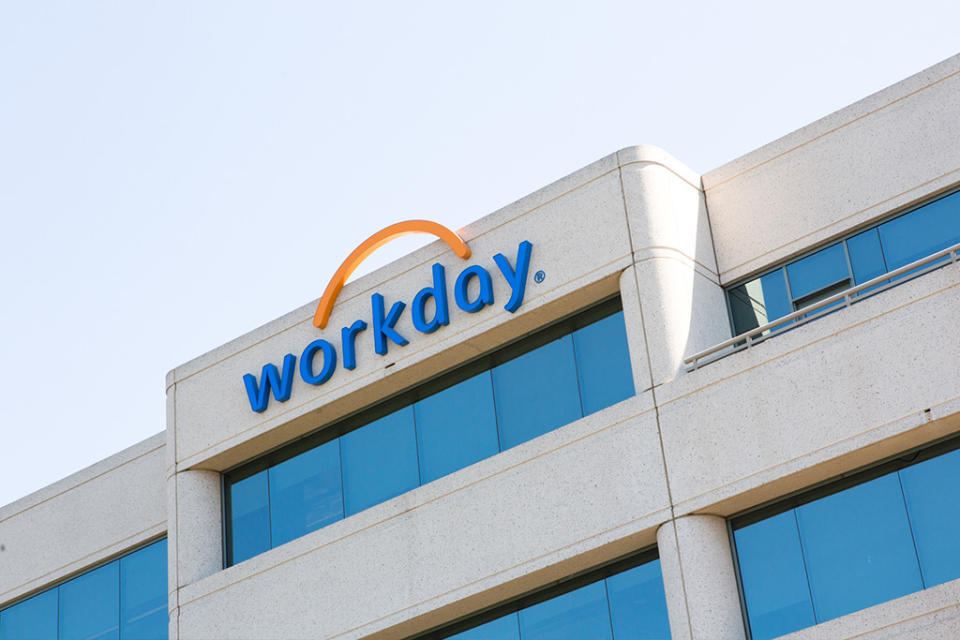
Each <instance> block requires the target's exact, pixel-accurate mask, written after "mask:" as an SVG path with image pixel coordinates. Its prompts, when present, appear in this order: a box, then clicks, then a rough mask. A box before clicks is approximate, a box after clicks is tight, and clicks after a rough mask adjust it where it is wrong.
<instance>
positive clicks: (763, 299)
mask: <svg viewBox="0 0 960 640" xmlns="http://www.w3.org/2000/svg"><path fill="white" fill-rule="evenodd" d="M958 189H960V56H957V57H953V58H950V59H948V60H946V61H944V62H942V63H940V64H938V65H936V66H934V67H931V68H930V69H927V70H925V71H922V72H920V73H918V74H917V75H914V76H912V77H910V78H907V79H905V80H903V81H901V82H899V83H898V84H896V85H894V86H892V87H889V88H887V89H885V90H883V91H880V92H879V93H876V94H874V95H872V96H870V97H868V98H865V99H864V100H861V101H860V102H857V103H855V104H853V105H850V106H848V107H846V108H844V109H842V110H840V111H838V112H836V113H834V114H832V115H829V116H827V117H825V118H823V119H821V120H818V121H816V122H814V123H812V124H810V125H808V126H806V127H804V128H802V129H800V130H798V131H795V132H793V133H791V134H789V135H787V136H785V137H783V138H781V139H779V140H776V141H773V142H771V143H770V144H767V145H765V146H763V147H761V148H760V149H757V150H756V151H753V152H751V153H749V154H747V155H745V156H743V157H741V158H738V159H736V160H733V161H732V162H729V163H728V164H725V165H723V166H721V167H719V168H716V169H714V170H712V171H709V172H707V173H706V174H703V175H698V174H697V173H695V172H693V171H691V170H690V169H688V168H687V167H685V166H684V165H683V164H681V162H680V161H678V160H676V159H674V158H673V157H671V156H670V155H668V154H667V153H666V152H664V151H661V150H659V149H656V148H652V147H642V146H641V147H630V148H626V149H622V150H620V151H617V152H615V153H612V154H610V155H609V156H607V157H604V158H602V159H600V160H598V161H596V162H593V163H592V164H589V165H587V166H586V167H584V168H583V169H580V170H579V171H577V172H575V173H573V174H571V175H569V176H566V177H564V178H561V179H560V180H558V181H557V182H555V183H553V184H551V185H549V186H547V187H545V188H543V189H541V190H539V191H536V192H534V193H532V194H530V195H528V196H526V197H524V198H523V199H521V200H519V201H518V202H515V203H513V204H511V205H509V206H507V207H505V208H503V209H501V210H499V211H496V212H493V213H491V214H490V215H488V216H486V217H484V218H482V219H480V220H478V221H476V222H474V223H471V224H469V225H468V226H466V227H465V228H463V229H461V230H459V231H457V232H456V233H453V232H451V231H449V230H446V229H444V228H442V227H439V225H432V224H429V223H412V224H409V225H400V226H399V227H396V228H389V229H387V230H385V231H384V232H383V233H380V234H376V236H375V237H374V238H373V239H372V240H371V242H370V243H369V244H368V245H365V246H362V247H361V248H359V249H358V251H357V252H355V255H354V256H353V257H352V259H348V261H347V263H345V266H344V268H343V269H342V270H341V272H339V273H338V274H335V276H334V280H333V281H332V282H331V285H330V286H329V287H328V289H327V291H326V293H325V294H324V296H323V300H322V301H321V302H320V303H316V302H315V303H312V304H310V305H307V306H305V307H303V308H300V309H296V310H294V311H292V312H290V313H289V314H287V315H285V316H283V317H280V318H277V319H276V320H274V321H272V322H270V323H269V324H267V325H265V326H262V327H260V328H257V329H254V330H253V331H251V332H250V333H248V334H246V335H244V336H242V337H240V338H238V339H236V340H234V341H232V342H230V343H228V344H225V345H222V346H220V347H217V348H215V349H214V350H212V351H210V352H209V353H207V354H204V355H201V356H199V357H198V358H196V359H195V360H192V361H190V362H188V363H186V364H184V365H182V366H180V367H177V368H176V369H174V370H173V371H171V372H170V374H169V375H168V378H167V389H166V397H167V406H168V410H167V429H166V432H165V433H162V434H158V435H157V436H155V437H153V438H150V439H148V440H146V441H144V442H142V443H140V444H138V445H136V446H134V447H131V448H129V449H127V450H125V451H122V452H120V453H118V454H116V455H114V456H112V457H110V458H108V459H106V460H103V461H102V462H99V463H97V464H95V465H93V466H92V467H90V468H88V469H86V470H84V471H81V472H79V473H77V474H74V475H72V476H70V477H68V478H65V479H63V480H61V481H60V482H58V483H56V484H54V485H51V486H49V487H47V488H45V489H43V490H41V491H39V492H37V493H35V494H32V495H29V496H27V497H25V498H23V499H21V500H19V501H17V502H14V503H12V504H10V505H7V506H6V507H3V508H2V509H0V544H3V545H4V548H5V551H4V552H3V553H2V554H0V561H2V571H0V639H2V640H13V639H14V638H22V637H43V638H54V637H59V638H82V637H83V638H86V637H97V638H120V639H123V640H127V639H130V638H140V637H169V638H185V639H187V638H189V639H194V638H338V639H346V638H368V637H369V638H442V637H457V638H462V639H464V638H467V639H474V640H476V639H479V638H504V639H506V638H516V639H518V638H522V639H523V640H533V639H543V638H578V639H580V638H582V639H594V638H616V640H632V639H635V638H664V637H672V638H695V639H714V638H718V639H720V638H722V639H726V638H730V639H736V638H748V637H752V638H755V639H761V638H764V639H765V638H774V637H781V636H785V637H789V638H792V639H794V640H807V639H811V638H849V637H856V638H863V639H870V640H880V639H881V638H882V639H888V638H944V639H946V638H958V637H960V546H958V545H957V543H956V541H957V540H958V539H960V499H958V498H957V496H958V495H960V331H958V327H960V264H958V263H960V256H958V251H960V191H958ZM371 231H374V230H371ZM405 231H422V232H426V233H432V234H434V235H436V236H438V240H437V241H436V242H433V243H432V244H430V245H428V246H426V247H424V248H422V249H420V250H418V251H415V252H413V253H411V254H409V255H406V256H404V257H402V258H400V259H399V260H397V261H395V262H393V263H391V264H389V265H387V266H385V267H383V268H381V269H378V270H376V271H374V272H372V273H370V274H368V275H365V276H363V277H359V278H356V279H355V280H352V281H349V282H347V284H346V285H345V286H343V287H342V291H341V290H340V286H339V285H340V280H341V277H342V279H345V278H346V276H347V275H349V271H350V270H351V269H352V267H353V266H355V265H356V264H357V263H358V261H359V260H360V259H362V257H363V255H364V254H366V253H368V252H369V250H372V249H374V248H375V246H376V245H378V244H379V243H381V242H385V241H388V240H389V239H390V238H391V237H393V235H394V234H395V233H399V232H405ZM303 232H305V233H312V232H313V230H303ZM341 249H342V253H343V255H344V256H347V255H348V254H349V253H350V250H351V249H352V247H343V248H341ZM329 250H331V251H332V250H337V249H335V248H329ZM320 293H322V292H321V291H317V292H316V294H320ZM158 392H159V390H158ZM167 634H168V635H167Z"/></svg>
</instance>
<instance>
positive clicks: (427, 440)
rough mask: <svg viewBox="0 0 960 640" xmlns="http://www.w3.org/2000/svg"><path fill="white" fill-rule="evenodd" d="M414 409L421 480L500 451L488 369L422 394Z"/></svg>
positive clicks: (425, 480) (459, 467)
mask: <svg viewBox="0 0 960 640" xmlns="http://www.w3.org/2000/svg"><path fill="white" fill-rule="evenodd" d="M414 413H415V415H416V423H417V442H418V444H419V454H420V478H421V480H422V481H423V482H425V483H426V482H430V481H432V480H436V479H437V478H440V477H442V476H445V475H447V474H448V473H452V472H454V471H456V470H457V469H462V468H464V467H466V466H469V465H471V464H473V463H474V462H477V461H478V460H483V459H484V458H489V457H490V456H493V455H496V454H497V453H498V452H499V451H500V444H499V442H498V441H497V415H496V410H495V409H494V406H493V381H492V379H491V377H490V371H484V372H483V373H481V374H479V375H476V376H473V377H472V378H468V379H467V380H464V381H463V382H460V383H458V384H455V385H453V386H452V387H450V388H448V389H444V390H443V391H441V392H440V393H435V394H433V395H432V396H429V397H427V398H424V399H423V400H421V401H420V402H418V403H416V404H415V405H414Z"/></svg>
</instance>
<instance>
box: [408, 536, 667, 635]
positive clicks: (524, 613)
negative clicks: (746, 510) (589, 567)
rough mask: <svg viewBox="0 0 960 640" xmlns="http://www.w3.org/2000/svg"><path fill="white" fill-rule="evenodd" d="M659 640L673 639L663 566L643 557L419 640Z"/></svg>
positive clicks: (617, 564) (456, 624) (524, 599)
mask: <svg viewBox="0 0 960 640" xmlns="http://www.w3.org/2000/svg"><path fill="white" fill-rule="evenodd" d="M441 638H450V639H451V640H453V639H456V640H567V639H569V640H582V639H583V638H590V639H591V640H659V639H664V640H666V639H669V638H670V625H669V622H668V621H667V603H666V599H665V597H664V593H663V578H662V576H661V574H660V561H659V560H658V559H657V558H656V557H655V555H654V554H653V553H651V552H645V553H642V554H639V555H637V556H634V557H632V558H629V559H627V560H623V561H619V562H617V563H614V564H613V565H610V566H609V567H606V568H603V569H599V570H595V571H591V572H590V573H588V574H585V575H583V576H579V577H577V578H573V579H570V580H567V581H566V582H563V583H561V584H559V585H557V586H554V587H551V588H549V589H546V590H542V591H539V592H536V593H533V594H531V595H528V596H525V597H523V598H520V599H518V600H514V601H512V602H509V603H506V604H503V605H500V606H497V607H494V608H493V609H491V610H488V611H486V612H484V613H481V614H478V615H476V616H471V617H470V618H467V619H465V620H461V621H459V622H457V623H454V624H452V625H449V626H447V627H444V628H442V629H439V630H434V631H430V632H428V633H425V634H422V635H420V636H417V640H440V639H441Z"/></svg>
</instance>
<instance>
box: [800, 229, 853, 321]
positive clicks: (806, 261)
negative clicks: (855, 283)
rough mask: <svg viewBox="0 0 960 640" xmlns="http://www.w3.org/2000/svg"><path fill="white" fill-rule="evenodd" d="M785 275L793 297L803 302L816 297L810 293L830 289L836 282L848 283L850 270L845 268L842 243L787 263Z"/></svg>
mask: <svg viewBox="0 0 960 640" xmlns="http://www.w3.org/2000/svg"><path fill="white" fill-rule="evenodd" d="M787 277H788V278H789V280H790V293H791V294H792V296H793V299H794V300H795V301H800V302H801V303H803V304H809V303H810V302H812V301H813V300H811V298H814V297H817V296H812V295H811V294H814V293H816V292H820V291H823V290H824V289H832V288H833V287H834V286H836V285H838V284H840V285H849V283H850V270H849V269H848V268H847V256H846V253H844V250H843V243H842V242H840V243H837V244H835V245H833V246H832V247H827V248H826V249H823V250H822V251H818V252H816V253H814V254H813V255H809V256H807V257H806V258H802V259H800V260H797V261H796V262H794V263H792V264H789V265H787ZM798 306H799V305H798Z"/></svg>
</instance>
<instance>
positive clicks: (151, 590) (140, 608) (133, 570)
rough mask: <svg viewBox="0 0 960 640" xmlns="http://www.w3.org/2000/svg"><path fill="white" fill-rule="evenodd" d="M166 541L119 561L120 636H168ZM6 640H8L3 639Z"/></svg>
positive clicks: (127, 639) (140, 639) (145, 639)
mask: <svg viewBox="0 0 960 640" xmlns="http://www.w3.org/2000/svg"><path fill="white" fill-rule="evenodd" d="M168 622H169V621H168V617H167V541H166V540H161V541H160V542H155V543H153V544H152V545H150V546H148V547H144V548H143V549H140V550H139V551H135V552H133V553H131V554H130V555H128V556H124V557H123V558H121V559H120V637H121V639H122V640H131V639H134V638H135V639H137V640H165V638H166V637H167V625H168ZM4 640H5V639H4Z"/></svg>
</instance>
